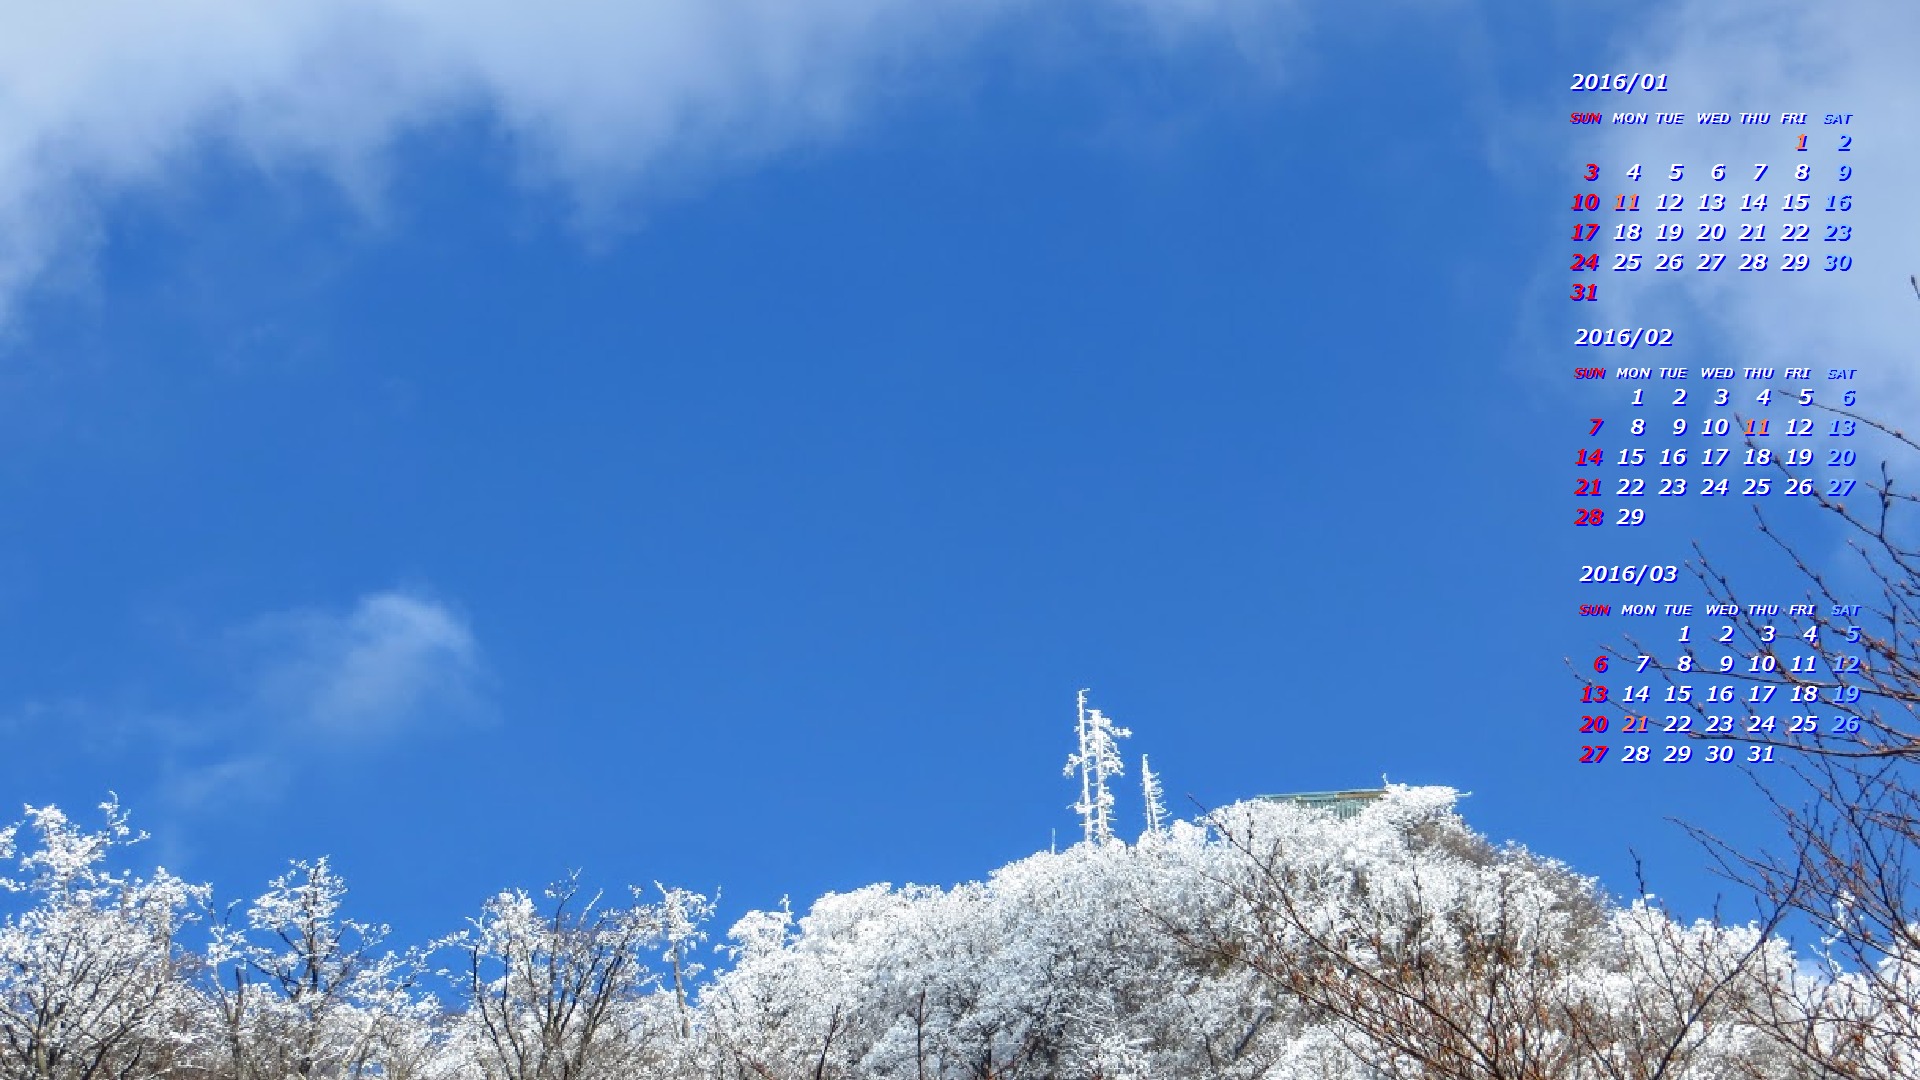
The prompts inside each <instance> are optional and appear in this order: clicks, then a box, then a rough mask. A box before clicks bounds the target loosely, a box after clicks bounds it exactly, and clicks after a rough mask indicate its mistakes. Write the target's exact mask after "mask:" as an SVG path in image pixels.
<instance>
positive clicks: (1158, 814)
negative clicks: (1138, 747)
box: [1140, 754, 1167, 836]
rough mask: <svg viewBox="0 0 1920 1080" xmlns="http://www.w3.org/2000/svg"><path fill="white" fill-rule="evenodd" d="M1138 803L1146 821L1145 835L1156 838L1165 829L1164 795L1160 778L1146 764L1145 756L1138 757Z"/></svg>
mask: <svg viewBox="0 0 1920 1080" xmlns="http://www.w3.org/2000/svg"><path fill="white" fill-rule="evenodd" d="M1140 803H1141V806H1142V807H1143V808H1144V812H1145V815H1146V819H1147V834H1148V835H1150V836H1158V835H1160V834H1161V833H1162V832H1165V831H1166V828H1167V805H1166V794H1165V790H1164V788H1163V786H1162V785H1161V783H1160V777H1159V775H1158V774H1156V773H1155V772H1154V771H1153V769H1152V767H1150V766H1149V765H1148V764H1147V755H1145V754H1141V755H1140Z"/></svg>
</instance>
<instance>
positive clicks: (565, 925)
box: [460, 875, 670, 1080]
mask: <svg viewBox="0 0 1920 1080" xmlns="http://www.w3.org/2000/svg"><path fill="white" fill-rule="evenodd" d="M544 899H545V901H546V903H545V908H546V910H545V911H542V910H541V907H542V905H541V904H539V903H537V902H536V901H535V900H534V899H533V897H532V896H530V895H529V894H527V893H526V892H525V891H522V890H510V891H507V892H502V893H500V894H498V895H496V896H495V897H494V898H493V899H491V900H489V901H487V903H486V905H485V907H484V908H483V909H482V911H481V914H480V917H479V918H477V919H475V920H473V924H472V929H471V931H470V932H469V933H468V934H467V935H466V936H465V938H464V939H463V941H462V942H461V943H460V944H461V948H462V949H463V950H464V951H465V953H466V959H467V965H466V970H465V972H464V973H462V974H463V979H462V981H463V983H464V988H465V991H466V1001H465V1003H464V1004H465V1006H466V1011H465V1014H464V1017H463V1022H462V1028H461V1031H460V1035H461V1037H462V1040H463V1045H464V1046H465V1047H466V1048H468V1050H469V1052H470V1053H471V1055H472V1058H473V1060H472V1062H471V1064H472V1066H473V1067H474V1069H475V1071H476V1072H477V1074H478V1075H479V1076H480V1077H484V1078H485V1080H616V1078H618V1080H631V1078H633V1077H635V1076H637V1075H640V1074H641V1072H642V1071H643V1064H644V1063H645V1062H647V1061H648V1060H649V1058H650V1057H651V1055H652V1051H653V1048H652V1047H651V1046H650V1045H649V1042H650V1040H649V1036H650V1035H651V1034H653V1033H654V1031H655V1030H656V1029H657V1028H659V1027H663V1026H665V1025H666V1024H668V1023H670V1021H667V1020H665V1018H664V1017H663V1016H661V1015H660V1010H659V1008H658V1004H659V1003H658V1002H655V1001H650V1000H649V998H650V997H651V996H652V995H653V991H655V990H656V989H657V988H658V985H659V979H658V977H657V976H656V975H654V974H653V972H651V971H650V970H648V968H647V967H646V964H645V962H644V961H643V959H642V954H643V953H644V952H645V951H646V950H647V949H648V947H649V946H652V945H654V944H656V943H658V942H659V940H660V938H661V931H662V926H661V916H660V912H659V911H658V910H656V909H653V908H649V907H646V906H637V907H633V908H627V909H615V908H603V907H601V906H600V904H599V900H600V897H599V896H598V895H591V896H589V895H584V894H583V893H582V891H581V888H580V883H579V878H578V876H577V875H576V876H574V877H570V878H568V879H566V880H564V881H561V882H559V883H557V884H554V885H551V886H549V887H548V888H547V890H546V893H545V896H544Z"/></svg>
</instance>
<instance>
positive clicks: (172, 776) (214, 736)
mask: <svg viewBox="0 0 1920 1080" xmlns="http://www.w3.org/2000/svg"><path fill="white" fill-rule="evenodd" d="M175 664H176V665H177V666H179V667H180V668H181V669H183V670H184V671H187V672H189V673H192V672H194V671H195V669H203V670H205V671H206V673H207V674H209V675H210V676H211V679H210V681H208V682H207V683H206V684H205V686H204V689H203V690H202V691H201V692H200V693H199V694H197V695H193V696H182V697H180V698H178V699H176V700H172V701H169V702H166V703H164V704H158V705H156V703H153V702H143V701H141V700H140V699H141V698H143V697H145V696H146V695H144V694H140V693H135V692H131V691H128V690H122V691H120V692H117V693H116V692H111V691H109V692H108V693H107V694H106V696H105V697H104V698H101V699H94V698H88V697H78V696H69V697H62V698H55V699H47V700H38V701H29V702H25V703H24V704H22V705H19V706H17V707H15V708H14V709H13V710H11V711H9V712H6V713H0V736H4V737H6V738H7V739H8V740H9V742H10V743H13V744H16V745H18V744H22V743H25V744H28V745H38V746H41V747H42V748H43V750H42V752H55V753H60V754H69V753H73V752H84V753H88V754H92V755H98V756H101V757H103V758H108V759H113V760H118V761H123V762H124V761H127V760H129V759H132V760H137V761H139V762H141V763H142V764H143V765H145V766H149V767H151V768H153V769H154V771H155V779H156V781H157V783H158V784H159V787H160V790H161V793H162V794H163V796H164V797H165V799H166V801H167V803H168V804H170V805H171V806H173V807H175V808H177V809H200V808H205V807H208V806H213V805H219V804H223V803H233V802H243V803H244V802H263V801H270V800H272V799H273V798H275V797H276V796H277V794H278V793H281V792H284V791H287V790H290V789H291V788H292V787H293V786H294V782H295V781H297V780H298V779H299V778H300V777H301V776H302V775H304V774H306V773H307V772H308V771H309V770H312V769H314V768H325V767H328V766H329V765H330V764H333V763H338V762H340V761H342V760H349V759H365V758H366V757H367V756H368V755H371V754H376V753H396V752H401V751H404V750H406V749H407V747H408V745H409V743H410V742H413V743H415V744H417V743H418V742H419V741H420V740H422V739H425V738H428V737H431V736H435V735H444V734H446V733H449V732H459V731H471V730H473V729H474V728H476V727H479V726H483V725H489V724H492V723H494V722H495V721H496V719H497V715H496V710H495V708H494V706H493V703H492V700H491V697H490V690H491V689H492V677H491V675H490V674H489V672H488V670H487V666H486V664H485V661H484V658H483V655H482V651H481V649H480V646H479V643H478V641H477V639H476V637H475V635H474V632H473V628H472V627H471V625H469V623H468V622H467V620H466V619H465V618H463V617H462V616H461V615H459V614H458V613H456V612H455V611H454V610H453V609H451V608H450V607H448V606H447V605H445V604H443V603H440V602H438V601H436V600H433V599H431V598H429V597H427V596H424V595H421V594H419V593H414V592H404V591H386V592H376V593H369V594H367V595H364V596H361V597H359V598H358V599H357V600H355V601H354V602H353V604H352V605H350V606H348V607H346V608H341V609H330V610H329V609H300V610H295V611H286V612H279V613H275V614H272V615H267V616H264V617H259V618H254V619H249V620H247V621H245V622H243V623H241V624H238V625H237V626H234V627H232V628H230V629H226V630H221V631H216V632H214V633H212V634H208V635H205V636H204V637H203V638H202V639H201V640H199V641H198V642H196V643H194V644H193V645H192V646H191V647H189V648H188V649H187V650H186V651H185V652H183V653H181V654H179V655H178V656H177V657H176V658H175ZM209 665H210V666H209Z"/></svg>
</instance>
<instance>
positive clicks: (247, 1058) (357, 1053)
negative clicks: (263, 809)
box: [207, 858, 434, 1080]
mask: <svg viewBox="0 0 1920 1080" xmlns="http://www.w3.org/2000/svg"><path fill="white" fill-rule="evenodd" d="M346 891H347V890H346V883H345V882H344V881H343V880H342V879H341V878H340V875H339V874H337V873H335V872H334V869H333V867H332V865H331V863H330V862H329V861H328V860H327V859H325V858H321V859H318V860H316V861H314V862H295V863H294V864H293V866H292V869H290V870H289V871H288V872H287V873H285V874H282V875H281V876H280V877H277V878H275V879H274V880H273V881H272V883H271V884H270V887H269V888H268V891H267V892H266V893H264V894H262V895H261V896H260V897H259V898H257V899H256V900H254V901H253V903H252V904H251V905H249V906H248V908H247V910H246V913H245V917H244V918H241V919H236V918H235V917H234V913H233V911H232V910H231V909H229V911H228V912H227V914H226V916H225V917H224V918H222V919H220V920H218V921H216V922H214V924H213V929H212V937H213V940H212V944H211V945H210V947H209V948H208V950H207V961H208V964H209V966H210V968H211V972H210V978H209V980H208V982H209V988H208V999H209V1001H210V1002H211V1004H212V1006H213V1009H214V1012H215V1014H216V1017H217V1023H218V1027H219V1036H218V1038H219V1046H220V1050H219V1051H218V1052H217V1053H216V1054H214V1055H212V1059H213V1061H214V1062H216V1063H217V1068H218V1069H219V1071H221V1072H222V1073H224V1074H225V1075H227V1076H228V1077H230V1078H231V1080H285V1078H288V1077H364V1076H370V1075H380V1076H386V1077H390V1076H392V1075H394V1074H395V1073H396V1072H400V1071H405V1069H404V1064H405V1060H411V1059H413V1058H415V1057H417V1055H418V1053H419V1052H420V1050H421V1049H422V1048H423V1047H425V1046H430V1045H431V1044H432V1043H433V1042H434V1039H433V1035H432V1032H431V1030H430V1029H431V1024H430V1023H429V1020H430V1017H429V1016H427V1015H426V1014H425V1013H424V1012H423V1010H422V1008H421V1007H420V1002H419V1001H418V1000H417V999H416V998H415V997H414V996H413V994H412V989H413V986H414V984H415V983H416V981H417V980H418V978H419V976H420V975H421V974H422V973H423V972H424V970H425V963H424V961H425V957H424V956H423V955H422V954H421V953H420V952H418V951H412V952H407V953H402V954H396V953H394V952H392V951H389V950H383V948H382V945H383V943H384V942H385V940H386V938H387V935H388V932H389V931H388V929H387V927H385V926H376V925H372V924H369V923H364V922H361V921H358V920H355V919H349V918H344V917H342V916H341V914H340V905H341V902H342V899H343V898H344V897H345V895H346ZM423 1025H424V1029H423ZM390 1059H392V1060H390ZM402 1059H405V1060H402Z"/></svg>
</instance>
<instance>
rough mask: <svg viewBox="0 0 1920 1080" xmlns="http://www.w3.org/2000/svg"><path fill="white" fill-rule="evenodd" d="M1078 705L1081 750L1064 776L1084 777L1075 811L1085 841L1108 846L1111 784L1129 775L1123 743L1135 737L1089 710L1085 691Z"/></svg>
mask: <svg viewBox="0 0 1920 1080" xmlns="http://www.w3.org/2000/svg"><path fill="white" fill-rule="evenodd" d="M1078 705H1079V720H1078V723H1077V725H1076V733H1077V735H1078V736H1079V748H1078V749H1076V750H1075V751H1074V752H1073V753H1072V754H1071V755H1069V756H1068V758H1067V767H1066V769H1065V770H1064V774H1065V775H1067V776H1072V775H1074V774H1075V773H1076V772H1077V773H1078V774H1079V776H1080V800H1079V801H1078V802H1076V803H1074V804H1073V810H1074V812H1075V813H1077V814H1079V815H1080V828H1081V832H1082V834H1083V836H1084V838H1085V839H1087V840H1089V841H1094V842H1098V843H1105V842H1106V841H1109V840H1112V839H1113V791H1112V789H1110V788H1109V787H1108V786H1107V781H1109V780H1111V779H1112V778H1114V777H1116V776H1120V775H1122V774H1123V773H1124V772H1125V771H1126V768H1125V765H1124V763H1123V762H1122V761H1121V759H1120V745H1119V740H1121V739H1124V738H1126V737H1127V736H1129V735H1131V734H1133V733H1132V732H1131V731H1128V730H1127V729H1126V728H1123V727H1120V726H1119V725H1117V724H1115V723H1114V722H1113V720H1112V718H1110V717H1108V716H1107V715H1106V714H1105V713H1103V712H1101V711H1100V710H1099V709H1090V708H1088V707H1087V692H1086V691H1085V690H1082V691H1080V695H1079V700H1078Z"/></svg>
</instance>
